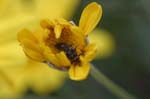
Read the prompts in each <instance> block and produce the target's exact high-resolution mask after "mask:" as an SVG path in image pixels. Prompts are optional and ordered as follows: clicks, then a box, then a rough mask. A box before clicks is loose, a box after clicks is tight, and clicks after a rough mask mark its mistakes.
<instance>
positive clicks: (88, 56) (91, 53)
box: [84, 43, 97, 62]
mask: <svg viewBox="0 0 150 99" xmlns="http://www.w3.org/2000/svg"><path fill="white" fill-rule="evenodd" d="M96 51H97V49H96V45H95V44H94V43H92V44H89V45H88V46H87V47H86V48H85V56H84V59H85V60H86V61H87V62H90V61H91V60H93V59H94V57H95V56H96Z"/></svg>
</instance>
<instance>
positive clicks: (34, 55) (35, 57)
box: [24, 48, 45, 62]
mask: <svg viewBox="0 0 150 99" xmlns="http://www.w3.org/2000/svg"><path fill="white" fill-rule="evenodd" d="M24 52H25V54H26V55H27V56H28V57H29V58H31V59H33V60H36V61H42V62H43V61H45V58H44V56H43V54H42V53H39V52H37V51H35V50H32V49H28V48H24Z"/></svg>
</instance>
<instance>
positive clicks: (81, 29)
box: [18, 2, 102, 80]
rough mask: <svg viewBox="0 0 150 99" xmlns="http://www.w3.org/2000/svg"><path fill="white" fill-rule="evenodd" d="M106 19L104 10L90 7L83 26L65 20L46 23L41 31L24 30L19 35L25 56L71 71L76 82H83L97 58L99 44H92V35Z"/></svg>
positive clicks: (83, 14) (93, 5) (91, 5)
mask: <svg viewBox="0 0 150 99" xmlns="http://www.w3.org/2000/svg"><path fill="white" fill-rule="evenodd" d="M101 16H102V8H101V6H100V5H99V4H97V3H96V2H92V3H90V4H89V5H88V6H86V7H85V8H84V10H83V12H82V15H81V18H80V21H79V26H76V25H75V24H74V23H72V22H68V21H66V20H65V19H61V18H59V19H54V20H48V19H46V20H42V21H41V27H42V29H40V31H38V32H34V33H33V32H31V31H29V30H27V29H23V30H22V31H20V32H19V33H18V41H19V42H20V43H21V46H22V47H23V50H24V52H25V54H26V55H27V56H28V57H29V58H31V59H33V60H36V61H40V62H45V63H47V64H48V65H50V66H52V67H53V68H56V69H60V70H68V71H69V77H70V79H72V80H83V79H85V78H86V77H87V75H88V73H89V71H90V63H89V62H90V61H91V60H93V58H94V57H95V55H96V46H95V44H90V43H89V42H88V38H87V37H88V33H90V32H91V31H92V30H93V29H94V28H95V27H96V25H97V24H98V22H99V20H100V19H101Z"/></svg>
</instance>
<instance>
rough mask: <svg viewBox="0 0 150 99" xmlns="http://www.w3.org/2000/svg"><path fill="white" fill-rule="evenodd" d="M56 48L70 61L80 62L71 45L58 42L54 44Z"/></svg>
mask: <svg viewBox="0 0 150 99" xmlns="http://www.w3.org/2000/svg"><path fill="white" fill-rule="evenodd" d="M56 48H57V49H58V50H61V51H64V52H65V54H66V56H67V57H68V58H69V60H70V61H71V63H75V64H76V63H80V59H79V55H77V53H76V49H75V48H73V47H72V46H71V45H69V44H66V43H58V44H56Z"/></svg>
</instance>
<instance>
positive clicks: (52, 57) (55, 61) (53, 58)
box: [46, 53, 61, 67]
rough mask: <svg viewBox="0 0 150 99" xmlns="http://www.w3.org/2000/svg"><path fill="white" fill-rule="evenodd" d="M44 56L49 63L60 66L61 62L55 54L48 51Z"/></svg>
mask: <svg viewBox="0 0 150 99" xmlns="http://www.w3.org/2000/svg"><path fill="white" fill-rule="evenodd" d="M46 57H47V59H48V61H49V62H50V63H51V64H53V65H55V66H58V67H60V65H61V64H60V62H59V60H58V59H57V57H56V56H55V54H52V53H49V54H46Z"/></svg>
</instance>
